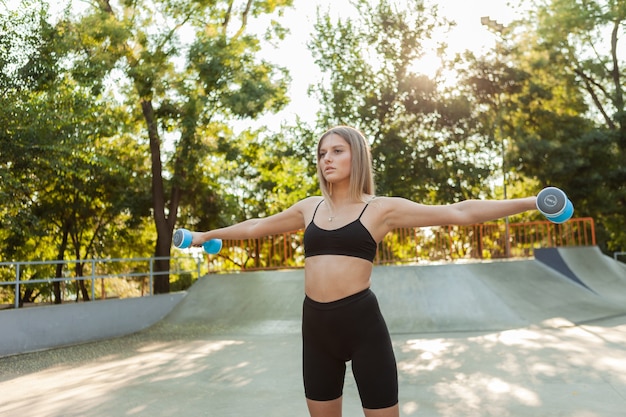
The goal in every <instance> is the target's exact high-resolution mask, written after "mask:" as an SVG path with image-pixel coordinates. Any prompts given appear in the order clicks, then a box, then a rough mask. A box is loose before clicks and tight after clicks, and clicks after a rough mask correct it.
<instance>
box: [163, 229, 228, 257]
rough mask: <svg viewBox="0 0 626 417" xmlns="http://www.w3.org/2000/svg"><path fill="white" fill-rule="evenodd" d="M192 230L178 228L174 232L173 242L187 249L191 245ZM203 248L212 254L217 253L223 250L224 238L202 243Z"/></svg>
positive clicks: (180, 247)
mask: <svg viewBox="0 0 626 417" xmlns="http://www.w3.org/2000/svg"><path fill="white" fill-rule="evenodd" d="M192 238H193V237H192V235H191V232H190V231H189V230H187V229H177V230H176V231H175V232H174V238H173V239H172V240H173V243H174V246H176V247H177V248H178V249H187V248H189V247H191V241H192ZM202 249H204V251H205V252H206V253H208V254H210V255H215V254H217V253H219V251H220V250H222V239H211V240H208V241H206V242H204V243H203V244H202Z"/></svg>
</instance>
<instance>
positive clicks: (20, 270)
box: [0, 255, 208, 308]
mask: <svg viewBox="0 0 626 417" xmlns="http://www.w3.org/2000/svg"><path fill="white" fill-rule="evenodd" d="M160 260H169V261H170V270H169V271H155V269H154V264H155V262H156V261H160ZM203 265H204V259H203V258H202V257H198V256H195V257H194V256H192V255H185V256H180V257H151V258H119V259H83V260H50V261H9V262H0V274H1V276H2V278H4V280H0V303H2V302H4V303H5V305H6V299H7V298H8V297H9V294H7V293H8V291H6V290H5V289H6V287H11V286H12V287H13V289H12V291H11V292H12V293H13V299H14V300H13V306H14V307H15V308H19V307H20V304H21V303H22V301H23V297H22V291H23V290H25V289H26V288H31V289H32V288H37V290H38V291H39V292H40V293H41V292H45V293H46V294H48V295H49V296H50V297H51V296H52V295H51V294H52V292H53V291H52V290H51V287H52V286H53V284H54V283H58V284H59V286H61V287H63V288H61V290H60V291H61V292H62V293H63V299H69V298H71V297H76V301H78V299H79V298H80V295H81V294H80V293H81V291H86V294H85V295H86V297H87V299H88V300H95V299H105V298H120V297H129V296H130V297H136V296H139V297H141V296H145V295H152V294H153V287H154V278H155V277H157V276H160V275H170V280H171V277H172V276H174V278H177V279H181V277H184V276H185V275H192V274H193V275H196V277H200V276H201V275H202V269H203V268H202V266H203ZM59 266H60V267H61V268H62V271H61V274H60V275H62V276H61V277H58V276H56V275H58V272H57V271H55V270H56V269H57V267H59ZM77 266H79V268H80V273H76V272H72V270H71V267H74V270H76V267H77ZM207 272H208V271H207ZM10 276H13V277H14V279H10V278H9V277H10ZM189 281H191V280H189ZM85 283H89V285H88V286H87V285H85ZM129 283H135V284H136V285H132V284H129ZM42 284H43V285H42ZM72 284H74V288H71V285H72ZM98 284H100V285H99V286H98ZM115 284H117V288H113V287H115V286H116V285H115ZM137 284H138V285H137ZM189 284H191V282H189ZM3 290H5V291H3ZM40 295H41V294H40ZM3 299H4V301H3ZM9 305H10V304H9Z"/></svg>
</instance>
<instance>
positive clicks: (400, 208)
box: [384, 197, 536, 230]
mask: <svg viewBox="0 0 626 417" xmlns="http://www.w3.org/2000/svg"><path fill="white" fill-rule="evenodd" d="M535 201H536V197H527V198H517V199H509V200H466V201H461V202H458V203H454V204H449V205H443V206H429V205H424V204H419V203H415V202H413V201H410V200H407V199H403V198H389V199H386V201H385V203H384V204H385V206H386V207H385V210H384V212H385V223H386V225H387V227H388V228H389V230H391V229H395V228H399V227H425V226H445V225H450V224H455V225H467V224H475V223H482V222H485V221H488V220H494V219H499V218H502V217H506V216H511V215H513V214H518V213H522V212H524V211H528V210H534V209H536V205H535Z"/></svg>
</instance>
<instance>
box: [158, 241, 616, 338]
mask: <svg viewBox="0 0 626 417" xmlns="http://www.w3.org/2000/svg"><path fill="white" fill-rule="evenodd" d="M597 252H599V251H597V248H582V249H580V250H577V251H575V252H574V251H573V252H568V257H569V258H572V260H571V262H572V263H573V262H574V260H576V261H577V262H578V263H579V264H581V265H584V267H585V268H587V270H588V271H589V274H587V275H589V276H587V275H584V278H585V282H589V285H590V286H591V287H592V288H596V289H598V292H594V291H590V290H589V289H587V288H584V287H583V286H581V285H578V284H577V283H575V282H573V281H572V280H570V279H568V278H567V277H565V276H563V275H562V274H561V273H559V272H558V271H556V270H554V269H552V268H549V267H547V266H546V265H544V264H542V263H541V262H538V261H535V260H521V261H520V260H517V261H500V262H486V263H485V262H483V263H470V264H453V265H450V264H445V265H430V266H424V265H421V266H378V267H375V268H374V272H373V275H372V289H373V290H374V292H375V293H376V295H377V297H378V299H379V302H380V305H381V309H382V310H383V313H384V315H385V318H386V320H387V324H388V326H389V329H390V331H391V332H392V333H395V334H401V333H434V332H457V331H459V332H460V331H496V330H504V329H512V328H519V327H525V326H529V325H536V326H540V327H561V326H570V325H572V324H573V323H580V322H589V321H593V320H599V319H602V318H606V317H612V316H616V315H621V314H626V304H625V303H624V302H622V300H623V298H626V296H624V295H622V294H626V281H625V280H624V279H623V277H621V276H620V274H621V269H620V268H621V265H614V266H611V265H610V263H607V262H606V260H605V259H604V258H606V257H604V258H602V257H603V256H604V255H602V254H600V255H598V254H597ZM607 259H608V260H610V261H612V262H615V261H613V260H612V259H610V258H607ZM616 263H617V262H616ZM576 269H577V270H581V269H582V266H576ZM595 271H602V272H595ZM590 276H595V277H601V279H594V280H591V279H590ZM303 280H304V273H303V271H302V270H292V271H263V272H253V273H245V274H228V275H210V276H206V277H204V278H202V279H201V280H199V281H198V282H197V283H196V284H195V285H194V286H193V287H192V288H191V289H190V290H189V294H188V295H187V297H186V298H185V299H184V300H183V301H181V303H180V304H179V305H178V306H177V307H176V308H175V309H174V311H173V312H172V313H171V314H170V315H169V316H168V317H167V318H166V319H165V320H164V322H163V325H164V326H172V327H177V326H192V327H194V331H196V332H205V333H209V334H285V333H290V334H295V333H299V332H300V313H301V306H302V299H303V297H304V285H303ZM615 294H620V295H619V296H618V295H615ZM620 297H622V298H620Z"/></svg>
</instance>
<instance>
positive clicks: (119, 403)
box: [0, 248, 626, 417]
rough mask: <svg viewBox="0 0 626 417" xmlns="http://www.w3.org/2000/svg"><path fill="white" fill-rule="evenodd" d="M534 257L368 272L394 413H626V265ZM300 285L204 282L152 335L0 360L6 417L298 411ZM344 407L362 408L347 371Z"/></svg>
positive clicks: (606, 416) (596, 257)
mask: <svg viewBox="0 0 626 417" xmlns="http://www.w3.org/2000/svg"><path fill="white" fill-rule="evenodd" d="M543 255H546V256H543ZM539 258H540V259H542V261H540V260H538V259H529V260H516V261H497V262H481V263H468V264H460V263H455V264H445V265H420V266H377V267H375V268H374V272H373V276H372V288H373V290H374V292H375V293H376V295H377V297H378V300H379V303H380V306H381V310H383V314H384V315H385V318H386V320H387V324H388V326H389V328H390V332H391V333H392V342H393V346H394V353H395V355H396V361H397V364H398V379H399V384H400V398H399V399H400V402H399V411H400V412H399V414H400V417H459V416H463V417H537V416H545V417H552V416H553V417H556V416H567V417H623V416H624V410H626V303H624V302H623V301H624V293H626V291H625V290H626V282H625V281H626V269H625V268H624V267H623V265H622V264H619V263H617V262H616V261H614V260H613V259H611V258H609V257H606V256H604V255H602V254H601V253H600V252H599V251H598V250H597V248H571V249H569V248H568V249H565V250H562V249H559V250H558V251H556V252H553V253H548V254H545V253H544V254H540V255H539ZM558 265H560V266H562V265H566V266H567V269H568V270H569V271H570V272H568V273H567V274H564V273H563V272H562V271H560V270H559V269H557V268H556V266H558ZM568 274H569V275H573V276H574V277H576V278H577V279H576V280H574V279H572V277H571V276H569V275H568ZM303 279H304V273H303V271H302V270H292V271H262V272H252V273H242V274H226V275H209V276H205V277H203V278H201V279H200V280H198V281H197V282H196V283H195V284H194V285H193V286H192V287H191V288H190V290H189V291H188V293H187V295H186V296H185V297H184V298H183V299H182V300H181V301H180V302H179V303H178V304H177V305H176V307H175V308H174V309H173V310H172V311H171V313H170V314H169V315H167V316H166V317H165V318H164V319H163V320H161V321H160V322H159V323H157V324H156V325H154V326H152V327H151V328H149V329H147V330H144V331H141V332H138V333H135V334H132V335H129V336H125V337H121V338H112V339H109V340H104V341H98V342H95V343H88V344H81V345H75V346H69V347H63V348H59V349H52V350H47V351H43V352H37V353H29V354H23V355H15V356H10V357H4V358H0V391H1V392H3V393H6V395H3V397H2V401H0V416H5V415H6V416H20V417H110V416H133V417H171V416H176V415H185V416H209V417H258V416H263V417H285V416H290V417H307V416H309V413H308V411H307V406H306V402H305V400H304V393H303V387H302V377H301V369H300V363H301V338H300V319H301V306H302V299H303V297H304V283H303ZM577 281H580V282H577ZM581 283H583V284H584V285H582V284H581ZM0 337H5V335H0ZM343 411H344V413H343V415H344V416H346V417H353V416H362V415H363V410H362V408H361V404H360V401H359V396H358V387H357V386H356V383H355V380H354V378H353V375H352V372H351V369H350V364H348V371H347V373H346V378H345V388H344V399H343Z"/></svg>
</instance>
